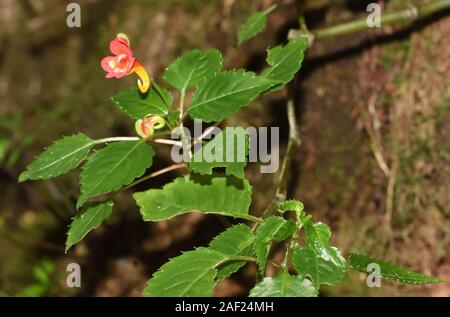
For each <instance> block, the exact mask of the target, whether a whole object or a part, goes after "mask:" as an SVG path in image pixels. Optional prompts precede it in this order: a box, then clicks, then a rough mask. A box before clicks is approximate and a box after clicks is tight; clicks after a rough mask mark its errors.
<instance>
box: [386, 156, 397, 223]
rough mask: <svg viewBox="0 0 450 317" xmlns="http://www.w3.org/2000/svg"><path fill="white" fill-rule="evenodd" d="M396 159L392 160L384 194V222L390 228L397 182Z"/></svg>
mask: <svg viewBox="0 0 450 317" xmlns="http://www.w3.org/2000/svg"><path fill="white" fill-rule="evenodd" d="M397 170H398V157H395V158H394V161H393V163H392V168H391V173H390V174H389V181H388V186H387V193H386V222H387V224H388V225H389V227H391V226H392V214H393V210H394V196H395V184H396V182H397Z"/></svg>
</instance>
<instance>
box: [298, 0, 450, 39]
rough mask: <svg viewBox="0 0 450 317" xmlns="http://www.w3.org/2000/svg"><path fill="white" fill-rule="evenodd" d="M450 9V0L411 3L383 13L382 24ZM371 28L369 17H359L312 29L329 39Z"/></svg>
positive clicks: (409, 20)
mask: <svg viewBox="0 0 450 317" xmlns="http://www.w3.org/2000/svg"><path fill="white" fill-rule="evenodd" d="M447 9H450V0H437V1H434V2H432V3H429V4H425V5H420V6H415V5H411V6H409V7H408V8H405V9H402V10H399V11H396V12H390V13H384V14H382V15H381V24H382V26H386V25H393V24H398V23H402V22H403V23H405V22H414V21H416V20H420V19H424V18H426V17H429V16H431V15H433V14H435V13H438V12H441V11H444V10H447ZM367 29H369V27H368V26H367V18H363V19H358V20H355V21H350V22H345V23H341V24H337V25H334V26H330V27H325V28H321V29H317V30H312V31H311V34H313V36H314V39H315V40H327V39H332V38H335V37H339V36H343V35H349V34H353V33H358V32H362V31H365V30H367ZM302 35H303V32H298V31H297V32H296V31H295V30H294V32H292V33H291V36H290V37H291V38H298V37H300V36H302Z"/></svg>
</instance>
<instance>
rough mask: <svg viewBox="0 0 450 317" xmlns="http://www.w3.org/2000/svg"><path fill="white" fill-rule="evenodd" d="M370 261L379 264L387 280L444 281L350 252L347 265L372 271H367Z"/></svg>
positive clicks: (431, 282) (410, 281)
mask: <svg viewBox="0 0 450 317" xmlns="http://www.w3.org/2000/svg"><path fill="white" fill-rule="evenodd" d="M372 263H374V264H378V265H379V266H380V275H381V277H383V278H385V279H387V280H391V281H396V282H400V283H403V284H415V285H423V284H433V283H441V282H444V281H445V280H443V279H440V278H437V277H432V276H429V275H425V274H422V273H417V272H414V271H411V270H409V269H407V268H403V267H401V266H399V265H396V264H393V263H389V262H385V261H383V260H380V259H375V258H372V257H369V256H366V255H362V254H356V253H350V255H349V257H348V264H349V266H350V267H351V268H353V269H355V270H357V271H360V272H364V273H370V272H372V271H368V266H369V265H370V264H372Z"/></svg>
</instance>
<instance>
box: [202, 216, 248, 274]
mask: <svg viewBox="0 0 450 317" xmlns="http://www.w3.org/2000/svg"><path fill="white" fill-rule="evenodd" d="M254 240H255V236H254V235H253V232H252V231H251V230H250V228H249V227H248V226H246V225H244V224H239V225H235V226H233V227H231V228H229V229H227V230H226V231H224V232H222V233H221V234H220V235H218V236H217V237H215V238H214V239H213V240H212V241H211V243H210V244H209V249H211V250H214V251H218V252H221V253H223V254H227V255H232V256H234V255H239V256H252V254H253V242H254ZM246 263H247V262H246V261H230V262H227V263H225V264H223V265H221V266H220V267H218V268H217V269H218V272H217V277H216V281H222V280H224V279H226V278H227V277H228V276H230V275H231V274H233V273H234V272H237V271H238V270H239V269H240V268H241V267H242V266H244V265H245V264H246Z"/></svg>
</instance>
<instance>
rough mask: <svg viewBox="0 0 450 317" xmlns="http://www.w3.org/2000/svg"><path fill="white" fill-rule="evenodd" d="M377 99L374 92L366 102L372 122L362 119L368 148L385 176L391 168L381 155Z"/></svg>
mask: <svg viewBox="0 0 450 317" xmlns="http://www.w3.org/2000/svg"><path fill="white" fill-rule="evenodd" d="M376 100H377V96H376V94H373V95H372V96H371V97H370V98H369V102H368V110H369V115H370V116H371V117H372V123H371V122H370V120H364V121H365V124H364V125H365V126H366V131H367V134H368V135H369V139H370V148H371V150H372V152H373V155H374V156H375V160H376V161H377V163H378V166H379V167H380V169H381V171H382V172H383V174H384V175H385V176H386V177H389V174H390V173H391V170H390V169H389V167H388V165H387V163H386V160H385V159H384V156H383V150H382V145H381V136H380V132H379V120H378V116H377V113H376V110H375V103H376Z"/></svg>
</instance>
